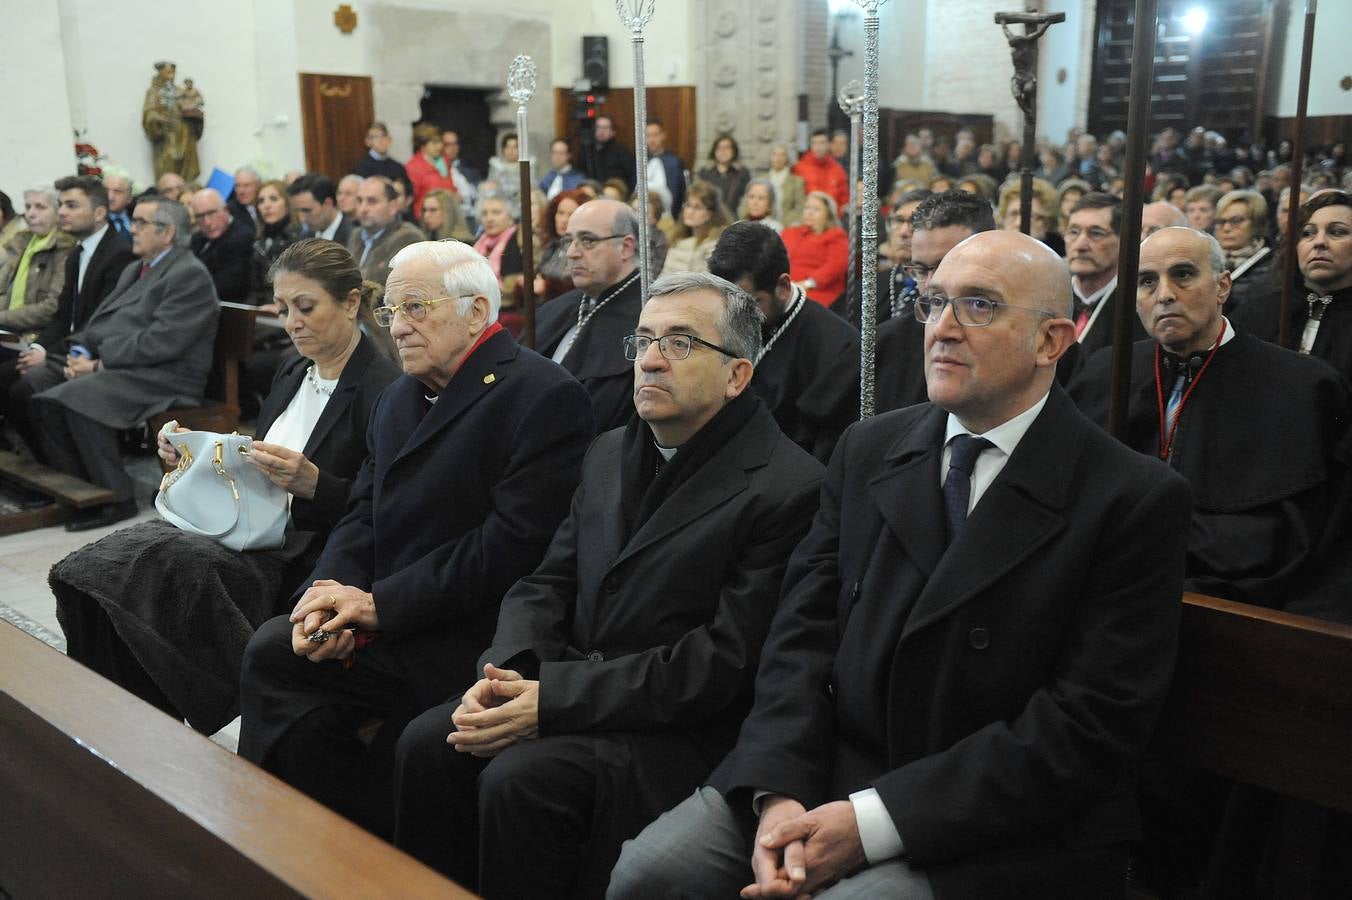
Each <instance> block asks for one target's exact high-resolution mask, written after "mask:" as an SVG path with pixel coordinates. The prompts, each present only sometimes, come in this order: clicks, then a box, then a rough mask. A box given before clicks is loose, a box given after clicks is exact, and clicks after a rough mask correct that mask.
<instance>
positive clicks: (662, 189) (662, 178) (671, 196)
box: [644, 116, 685, 219]
mask: <svg viewBox="0 0 1352 900" xmlns="http://www.w3.org/2000/svg"><path fill="white" fill-rule="evenodd" d="M644 139H645V141H646V142H647V144H648V189H649V190H652V191H657V194H658V196H660V197H661V198H662V205H663V206H664V207H665V208H666V209H667V210H668V211H669V212H670V213H671V216H672V218H673V219H674V218H679V217H680V214H681V207H682V206H684V205H685V166H683V165H681V158H680V157H679V156H677V155H676V154H675V153H672V152H671V151H670V150H669V149H667V129H666V128H665V127H664V126H663V125H662V120H661V119H657V118H654V117H653V116H649V117H648V124H647V127H646V130H645V131H644Z"/></svg>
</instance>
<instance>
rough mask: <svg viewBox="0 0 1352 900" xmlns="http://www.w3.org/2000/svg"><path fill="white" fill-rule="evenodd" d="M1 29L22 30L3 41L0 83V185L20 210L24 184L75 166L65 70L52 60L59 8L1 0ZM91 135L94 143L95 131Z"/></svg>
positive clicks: (58, 29) (57, 48)
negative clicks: (2, 87) (0, 87)
mask: <svg viewBox="0 0 1352 900" xmlns="http://www.w3.org/2000/svg"><path fill="white" fill-rule="evenodd" d="M19 28H22V29H23V30H16V29H19ZM0 34H3V35H6V36H13V35H23V38H22V40H13V39H10V40H7V41H5V47H4V52H3V53H0V84H4V85H6V89H5V90H4V92H3V94H0V122H4V123H5V127H4V128H3V129H0V190H3V191H4V192H5V193H7V194H9V196H10V199H11V200H13V201H14V207H15V208H16V209H18V210H22V209H23V190H24V188H25V187H32V186H35V185H38V184H42V183H44V182H46V183H50V182H51V181H53V180H54V179H55V178H57V177H59V176H61V175H65V174H68V173H70V172H73V171H74V170H75V144H74V135H73V132H72V124H71V114H70V101H69V99H68V96H67V91H66V72H65V69H63V68H62V67H61V66H53V65H52V60H53V58H59V55H60V48H61V14H60V10H59V9H58V8H57V6H56V4H54V3H29V4H27V5H25V6H24V7H23V8H19V6H18V5H17V3H11V2H8V0H6V2H5V3H4V4H0ZM35 73H40V74H41V76H42V77H34V74H35ZM138 109H139V106H138ZM91 137H92V138H93V139H94V142H95V143H98V136H97V135H91ZM100 149H103V148H102V147H101V146H100ZM54 161H55V162H57V165H56V166H55V167H54V166H53V163H54Z"/></svg>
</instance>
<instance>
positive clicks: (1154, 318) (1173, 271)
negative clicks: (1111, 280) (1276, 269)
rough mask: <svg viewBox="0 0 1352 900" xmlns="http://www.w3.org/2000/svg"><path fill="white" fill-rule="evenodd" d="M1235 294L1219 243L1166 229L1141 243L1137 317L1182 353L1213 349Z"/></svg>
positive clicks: (1171, 348)
mask: <svg viewBox="0 0 1352 900" xmlns="http://www.w3.org/2000/svg"><path fill="white" fill-rule="evenodd" d="M1229 296H1230V273H1229V272H1227V271H1225V257H1224V256H1223V255H1222V253H1221V247H1220V244H1219V243H1217V242H1216V239H1215V238H1214V237H1212V236H1211V235H1209V234H1206V233H1204V232H1201V231H1197V230H1195V229H1192V228H1178V227H1171V228H1164V229H1161V230H1160V231H1157V232H1155V233H1154V234H1152V235H1151V236H1150V237H1148V238H1146V239H1145V241H1144V242H1142V244H1141V263H1140V268H1139V272H1138V274H1137V276H1136V314H1137V315H1138V316H1140V319H1141V324H1142V325H1143V326H1145V330H1146V331H1147V332H1149V334H1150V335H1151V337H1153V338H1154V339H1155V340H1156V341H1158V342H1159V343H1160V344H1161V345H1162V346H1163V347H1164V348H1165V349H1167V350H1169V351H1171V352H1173V353H1177V354H1180V355H1186V354H1190V353H1195V352H1198V351H1202V350H1206V349H1208V348H1209V347H1211V346H1212V345H1213V344H1214V343H1215V341H1216V339H1217V337H1219V335H1220V330H1221V324H1222V321H1221V310H1222V308H1223V307H1224V305H1225V301H1226V299H1227V298H1228V297H1229Z"/></svg>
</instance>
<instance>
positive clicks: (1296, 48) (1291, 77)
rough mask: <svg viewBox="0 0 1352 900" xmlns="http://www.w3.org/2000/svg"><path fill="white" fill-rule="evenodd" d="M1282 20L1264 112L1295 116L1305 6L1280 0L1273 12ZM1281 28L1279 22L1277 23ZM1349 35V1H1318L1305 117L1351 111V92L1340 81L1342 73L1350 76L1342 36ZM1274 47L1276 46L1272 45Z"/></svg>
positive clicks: (1351, 4)
mask: <svg viewBox="0 0 1352 900" xmlns="http://www.w3.org/2000/svg"><path fill="white" fill-rule="evenodd" d="M1277 15H1278V16H1279V17H1285V18H1286V34H1285V40H1284V42H1283V45H1282V47H1281V50H1280V58H1279V59H1278V58H1277V57H1274V60H1273V61H1274V63H1279V64H1280V67H1281V69H1280V74H1279V76H1278V82H1277V84H1278V87H1277V90H1275V91H1269V93H1268V96H1267V102H1266V104H1265V105H1266V106H1267V110H1266V111H1267V114H1268V115H1272V116H1282V117H1292V116H1295V114H1296V100H1297V95H1298V92H1299V90H1300V49H1301V43H1302V41H1303V40H1304V37H1305V4H1304V3H1300V2H1296V3H1292V2H1291V0H1285V2H1283V3H1282V4H1281V5H1280V6H1279V7H1278V10H1277ZM1278 28H1279V29H1280V24H1279V26H1278ZM1349 35H1352V2H1349V0H1325V2H1324V3H1321V4H1319V11H1318V13H1317V14H1316V16H1315V28H1314V45H1313V48H1312V50H1311V53H1310V100H1309V108H1308V111H1307V115H1311V116H1349V115H1352V91H1345V90H1343V89H1342V87H1341V86H1340V85H1339V81H1341V80H1342V79H1343V77H1344V76H1349V75H1352V61H1349V57H1348V54H1347V40H1348V37H1349ZM1274 50H1276V48H1274Z"/></svg>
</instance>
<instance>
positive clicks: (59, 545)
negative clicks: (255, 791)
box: [0, 455, 239, 751]
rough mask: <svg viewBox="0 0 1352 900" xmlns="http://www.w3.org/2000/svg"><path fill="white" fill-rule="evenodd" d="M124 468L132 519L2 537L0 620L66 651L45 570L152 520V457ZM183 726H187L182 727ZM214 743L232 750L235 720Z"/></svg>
mask: <svg viewBox="0 0 1352 900" xmlns="http://www.w3.org/2000/svg"><path fill="white" fill-rule="evenodd" d="M126 462H127V468H128V469H129V470H130V471H131V472H132V474H133V475H134V476H135V477H136V479H137V482H138V483H139V484H140V485H141V486H142V487H143V488H144V489H143V490H138V491H137V494H138V496H137V503H138V505H139V506H140V507H141V509H140V512H139V513H138V514H137V516H136V518H134V519H128V520H127V521H125V522H119V523H117V524H116V525H112V526H109V527H107V528H100V529H96V530H94V531H83V532H78V533H75V534H72V533H70V532H67V531H66V530H65V528H63V527H62V526H60V525H57V526H54V527H52V528H42V529H38V530H37V531H26V532H24V533H22V534H12V535H8V536H6V537H0V619H3V620H5V621H7V622H9V623H11V624H13V625H16V626H17V627H19V628H20V629H22V630H24V631H26V632H28V633H29V634H31V635H33V636H34V637H36V638H38V639H39V640H42V641H45V642H46V643H47V644H49V645H51V646H53V647H55V648H56V649H58V650H60V651H62V652H63V653H64V652H65V649H66V641H65V638H64V637H63V635H62V633H61V625H60V624H59V623H58V622H57V621H56V599H55V598H54V597H53V596H52V592H51V589H50V588H49V587H48V586H47V572H48V571H49V570H50V569H51V567H52V566H53V565H54V564H55V563H56V562H58V561H59V560H61V559H62V558H64V557H65V556H66V555H67V554H68V553H71V552H72V551H75V550H78V549H79V548H81V547H83V546H85V545H86V544H91V543H93V542H94V541H96V540H98V539H99V538H102V537H104V536H105V535H108V534H111V533H112V532H114V531H117V530H118V529H121V528H126V527H128V526H130V525H135V524H136V523H138V522H144V521H146V520H148V519H153V518H155V517H156V515H157V513H156V512H155V510H154V508H153V507H152V506H151V505H150V497H151V493H152V491H153V490H154V485H156V484H158V482H159V478H158V468H157V465H156V460H155V458H154V457H153V456H148V455H147V456H137V457H131V458H128V459H127V460H126ZM184 727H187V726H186V725H185V726H184ZM212 739H213V740H215V741H216V743H218V744H220V745H222V746H224V747H226V748H228V749H230V750H232V751H233V750H234V749H235V748H236V745H237V744H238V739H239V719H236V720H235V721H234V722H232V723H231V724H229V725H227V726H226V727H225V728H224V729H222V731H221V732H220V733H219V734H217V735H214V736H213V738H212Z"/></svg>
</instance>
